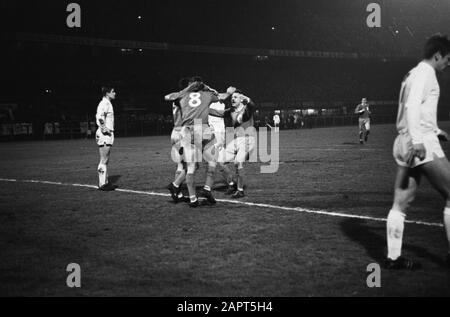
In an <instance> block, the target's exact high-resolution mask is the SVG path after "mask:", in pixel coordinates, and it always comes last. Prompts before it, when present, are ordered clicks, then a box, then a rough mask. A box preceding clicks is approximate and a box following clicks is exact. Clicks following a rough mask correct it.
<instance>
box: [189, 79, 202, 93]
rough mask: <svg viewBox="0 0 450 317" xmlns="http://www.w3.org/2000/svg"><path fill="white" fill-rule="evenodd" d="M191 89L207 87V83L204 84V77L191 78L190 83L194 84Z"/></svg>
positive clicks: (198, 89) (199, 89) (196, 89)
mask: <svg viewBox="0 0 450 317" xmlns="http://www.w3.org/2000/svg"><path fill="white" fill-rule="evenodd" d="M194 83H195V85H194V86H193V87H192V89H191V91H201V90H203V88H205V85H204V84H203V79H202V78H201V77H200V76H192V77H190V78H189V83H188V84H189V85H191V84H194Z"/></svg>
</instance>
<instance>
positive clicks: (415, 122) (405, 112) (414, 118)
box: [397, 62, 440, 144]
mask: <svg viewBox="0 0 450 317" xmlns="http://www.w3.org/2000/svg"><path fill="white" fill-rule="evenodd" d="M439 93H440V90H439V83H438V81H437V78H436V71H435V70H434V68H433V67H432V66H430V65H429V64H427V63H425V62H420V63H419V64H418V65H417V66H416V67H415V68H413V69H412V70H411V71H410V72H409V73H408V75H406V77H405V79H404V80H403V83H402V87H401V90H400V98H399V106H398V115H397V130H398V131H399V132H401V133H408V134H409V135H410V136H411V138H412V141H413V143H414V144H418V143H423V135H424V134H425V133H430V132H431V133H438V132H439V128H438V125H437V106H438V101H439Z"/></svg>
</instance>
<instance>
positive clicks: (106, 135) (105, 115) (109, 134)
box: [95, 87, 116, 191]
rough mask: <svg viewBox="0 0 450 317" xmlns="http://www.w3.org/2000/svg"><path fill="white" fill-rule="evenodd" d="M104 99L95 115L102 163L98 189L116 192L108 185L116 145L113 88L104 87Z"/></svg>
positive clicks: (99, 166) (99, 169) (99, 171)
mask: <svg viewBox="0 0 450 317" xmlns="http://www.w3.org/2000/svg"><path fill="white" fill-rule="evenodd" d="M102 94H103V99H102V100H101V101H100V103H99V104H98V107H97V114H96V115H95V118H96V122H97V125H98V129H97V132H96V133H95V139H96V141H97V145H98V148H99V152H100V163H99V164H98V168H97V172H98V180H99V183H98V189H99V190H103V191H111V190H114V189H115V188H114V186H111V185H110V184H109V183H108V168H107V167H108V163H109V155H110V153H111V147H112V146H113V143H114V109H113V106H112V103H111V101H112V100H114V99H116V92H115V91H114V88H112V87H102Z"/></svg>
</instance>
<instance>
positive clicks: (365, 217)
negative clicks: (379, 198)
mask: <svg viewBox="0 0 450 317" xmlns="http://www.w3.org/2000/svg"><path fill="white" fill-rule="evenodd" d="M0 181H1V182H18V183H34V184H46V185H59V186H72V187H85V188H93V189H97V186H95V185H88V184H69V183H61V182H49V181H38V180H17V179H6V178H0ZM116 191H117V192H122V193H129V194H138V195H148V196H162V197H170V195H169V194H164V193H157V192H147V191H140V190H131V189H121V188H118V189H116ZM217 201H219V202H223V203H229V204H235V205H244V206H251V207H261V208H268V209H278V210H286V211H298V212H304V213H309V214H318V215H326V216H332V217H341V218H352V219H363V220H372V221H381V222H386V218H376V217H369V216H360V215H351V214H345V213H340V212H333V211H326V210H313V209H306V208H301V207H284V206H277V205H270V204H261V203H252V202H245V201H239V200H229V199H217ZM405 222H406V223H411V224H416V225H423V226H430V227H443V226H444V225H443V224H441V223H434V222H425V221H417V220H405Z"/></svg>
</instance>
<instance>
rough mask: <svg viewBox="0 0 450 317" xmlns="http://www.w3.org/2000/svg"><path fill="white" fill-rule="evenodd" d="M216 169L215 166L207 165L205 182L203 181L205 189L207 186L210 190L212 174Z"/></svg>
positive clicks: (212, 181) (212, 182) (212, 179)
mask: <svg viewBox="0 0 450 317" xmlns="http://www.w3.org/2000/svg"><path fill="white" fill-rule="evenodd" d="M215 171H216V167H215V166H214V167H212V166H208V170H207V171H206V182H205V187H204V188H205V189H206V187H208V188H209V189H207V190H209V191H211V188H212V187H213V184H214V174H215Z"/></svg>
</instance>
